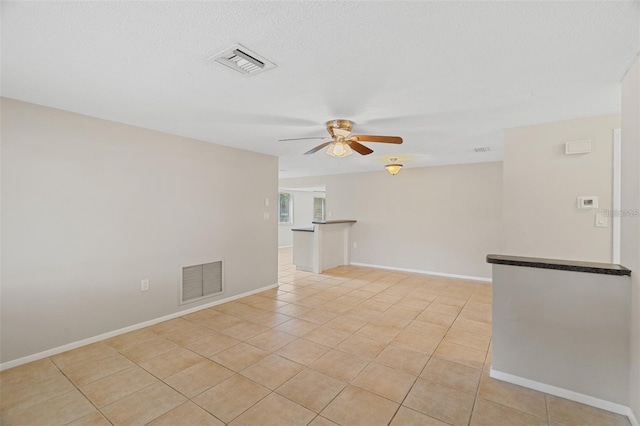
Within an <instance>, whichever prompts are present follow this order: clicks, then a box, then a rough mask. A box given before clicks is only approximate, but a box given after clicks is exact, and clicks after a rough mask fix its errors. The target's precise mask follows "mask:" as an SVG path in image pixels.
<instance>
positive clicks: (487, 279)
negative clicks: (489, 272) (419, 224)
mask: <svg viewBox="0 0 640 426" xmlns="http://www.w3.org/2000/svg"><path fill="white" fill-rule="evenodd" d="M350 264H351V265H354V266H366V267H369V268H378V269H388V270H391V271H401V272H414V273H417V274H425V275H436V276H438V277H447V278H458V279H462V280H472V281H482V282H486V283H490V282H491V278H485V277H473V276H470V275H457V274H447V273H445V272H433V271H424V270H422V269H409V268H396V267H395V266H383V265H372V264H370V263H359V262H351V263H350Z"/></svg>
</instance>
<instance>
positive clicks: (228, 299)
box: [0, 284, 278, 371]
mask: <svg viewBox="0 0 640 426" xmlns="http://www.w3.org/2000/svg"><path fill="white" fill-rule="evenodd" d="M277 286H278V284H272V285H268V286H266V287H261V288H259V289H256V290H251V291H248V292H246V293H242V294H237V295H235V296H230V297H226V298H224V299H218V300H215V301H213V302H211V303H207V304H204V305H199V306H196V307H194V308H190V309H185V310H182V311H179V312H175V313H173V314H169V315H165V316H162V317H160V318H155V319H152V320H149V321H144V322H141V323H138V324H134V325H130V326H128V327H124V328H121V329H118V330H114V331H109V332H107V333H103V334H99V335H97V336H93V337H89V338H87V339H82V340H78V341H77V342H72V343H68V344H66V345H62V346H58V347H56V348H52V349H47V350H46V351H42V352H38V353H36V354H33V355H27V356H25V357H22V358H18V359H14V360H12V361H7V362H3V363H2V364H0V371H2V370H6V369H9V368H12V367H17V366H19V365H22V364H26V363H28V362H33V361H38V360H39V359H43V358H47V357H50V356H53V355H57V354H61V353H62V352H67V351H70V350H72V349H77V348H79V347H81V346H86V345H89V344H91V343H96V342H100V341H102V340H106V339H110V338H111V337H115V336H119V335H121V334H125V333H129V332H131V331H136V330H139V329H141V328H145V327H149V326H150V325H154V324H157V323H159V322H163V321H167V320H170V319H173V318H178V317H181V316H183V315H188V314H191V313H193V312H197V311H201V310H203V309H207V308H210V307H212V306H217V305H221V304H223V303H227V302H231V301H233V300H236V299H240V298H243V297H246V296H251V295H252V294H256V293H260V292H262V291H265V290H269V289H272V288H275V287H277Z"/></svg>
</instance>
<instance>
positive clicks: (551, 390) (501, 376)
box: [489, 368, 640, 426]
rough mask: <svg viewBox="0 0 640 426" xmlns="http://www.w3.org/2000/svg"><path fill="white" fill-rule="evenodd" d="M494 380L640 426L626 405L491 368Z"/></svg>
mask: <svg viewBox="0 0 640 426" xmlns="http://www.w3.org/2000/svg"><path fill="white" fill-rule="evenodd" d="M489 375H490V376H491V377H493V378H494V379H498V380H502V381H504V382H509V383H513V384H514V385H518V386H523V387H525V388H529V389H533V390H537V391H540V392H544V393H548V394H549V395H555V396H559V397H561V398H565V399H569V400H571V401H576V402H580V403H582V404H585V405H590V406H592V407H596V408H600V409H602V410H607V411H611V412H612V413H616V414H622V415H623V416H627V417H628V418H629V421H630V422H631V424H632V425H633V426H640V425H639V424H638V420H637V419H636V417H635V415H634V413H633V411H631V408H629V407H627V406H626V405H622V404H617V403H615V402H611V401H605V400H604V399H600V398H595V397H593V396H589V395H585V394H582V393H578V392H574V391H572V390H568V389H563V388H559V387H557V386H552V385H548V384H546V383H540V382H536V381H534V380H529V379H525V378H523V377H520V376H514V375H513V374H509V373H503V372H502V371H497V370H494V369H493V368H491V371H490V373H489Z"/></svg>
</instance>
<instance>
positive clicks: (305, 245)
mask: <svg viewBox="0 0 640 426" xmlns="http://www.w3.org/2000/svg"><path fill="white" fill-rule="evenodd" d="M354 223H356V221H355V220H331V221H321V222H313V225H314V226H313V228H297V229H292V231H293V264H294V265H295V266H296V269H298V270H301V271H308V272H313V273H314V274H319V273H321V272H322V271H325V270H327V269H331V268H335V267H336V266H340V265H348V264H349V263H350V259H351V248H350V247H351V226H352V225H353V224H354Z"/></svg>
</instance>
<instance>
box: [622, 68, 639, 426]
mask: <svg viewBox="0 0 640 426" xmlns="http://www.w3.org/2000/svg"><path fill="white" fill-rule="evenodd" d="M621 152H622V188H621V201H620V204H621V205H620V207H621V211H622V212H625V211H626V212H631V214H630V215H628V216H622V218H621V219H620V234H621V244H620V262H621V263H622V264H623V265H624V266H626V267H627V268H629V269H631V271H632V272H631V280H632V283H631V354H630V359H631V372H630V392H629V405H630V407H631V409H632V410H633V412H634V413H635V416H636V418H637V419H640V217H638V216H637V215H634V214H633V212H637V211H638V209H640V60H637V61H636V63H635V64H634V65H633V67H632V68H631V69H630V70H629V71H628V72H627V75H626V76H625V78H624V80H623V81H622V150H621Z"/></svg>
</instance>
